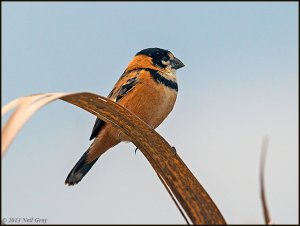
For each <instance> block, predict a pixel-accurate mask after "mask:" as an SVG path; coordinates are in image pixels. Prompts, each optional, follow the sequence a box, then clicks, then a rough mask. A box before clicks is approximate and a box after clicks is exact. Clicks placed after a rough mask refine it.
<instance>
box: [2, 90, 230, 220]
mask: <svg viewBox="0 0 300 226" xmlns="http://www.w3.org/2000/svg"><path fill="white" fill-rule="evenodd" d="M41 95H42V94H41ZM31 97H32V98H33V99H34V100H33V99H31V98H30V97H26V98H25V99H24V100H19V101H20V102H19V103H22V104H24V105H19V107H18V109H17V111H16V112H15V113H13V116H12V118H13V119H11V118H10V119H9V120H8V122H7V124H6V125H5V126H4V128H3V130H2V141H4V140H8V141H5V145H4V147H3V146H2V155H3V153H4V152H3V151H5V150H6V149H7V148H8V146H9V144H10V143H11V142H12V140H13V138H14V137H15V135H16V133H17V132H18V131H19V130H20V128H21V127H22V126H23V124H24V123H25V122H26V121H27V120H28V118H29V117H30V116H31V115H32V114H33V112H34V111H36V110H38V109H39V108H40V107H42V106H43V105H45V104H46V103H49V102H50V101H53V100H55V99H57V98H60V99H62V100H64V101H67V102H69V103H71V104H74V105H76V106H78V107H80V108H82V109H84V110H86V111H88V112H90V113H92V114H94V115H95V116H97V117H98V118H101V119H103V120H104V121H106V122H110V123H111V124H112V125H113V126H115V127H117V128H118V129H120V130H121V131H122V132H123V133H125V134H126V135H127V136H128V137H130V139H131V141H132V142H133V143H134V144H135V145H136V147H138V149H139V150H140V151H141V152H142V153H143V154H144V155H145V157H146V158H147V159H148V161H149V163H150V164H151V165H152V167H153V168H154V170H155V171H156V173H157V174H158V175H160V176H161V177H162V179H163V181H164V182H165V183H166V185H167V186H168V187H169V188H170V190H171V191H172V193H173V194H174V196H175V197H176V199H177V200H178V201H179V203H180V205H181V206H182V207H183V209H184V210H185V212H186V213H187V215H188V216H189V218H190V219H191V221H192V222H193V223H194V224H225V220H224V218H223V216H222V214H221V213H220V211H219V210H218V208H217V206H216V205H215V203H214V202H213V201H212V199H211V198H210V197H209V195H208V193H207V192H206V191H205V189H204V188H203V187H202V186H201V184H200V183H199V182H198V180H197V179H196V178H195V176H194V175H193V174H192V172H191V171H190V170H189V169H188V167H187V166H186V165H185V164H184V162H183V161H182V160H181V158H180V157H179V156H178V154H176V155H175V154H174V151H173V149H172V147H171V146H170V145H169V144H168V143H167V142H166V141H165V140H164V139H163V138H162V137H161V136H160V135H159V134H158V133H157V132H156V131H155V130H153V129H152V128H150V127H149V126H148V125H147V124H146V123H145V122H143V121H142V120H141V119H139V118H138V117H137V116H135V115H134V114H132V113H131V112H129V111H128V110H127V109H125V108H124V107H122V106H121V105H119V104H117V103H116V102H113V101H111V100H109V99H107V98H105V97H102V96H98V95H96V94H93V93H54V94H44V95H42V96H39V97H37V96H31ZM28 98H29V100H28ZM34 105H35V106H34ZM11 106H15V105H11ZM20 106H22V107H20ZM5 110H6V111H8V110H9V109H8V108H6V109H5ZM5 134H6V135H5Z"/></svg>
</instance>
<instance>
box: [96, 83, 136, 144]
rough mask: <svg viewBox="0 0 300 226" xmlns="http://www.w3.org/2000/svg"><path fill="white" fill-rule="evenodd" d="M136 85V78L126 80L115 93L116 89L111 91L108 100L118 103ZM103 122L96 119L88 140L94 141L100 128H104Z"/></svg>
mask: <svg viewBox="0 0 300 226" xmlns="http://www.w3.org/2000/svg"><path fill="white" fill-rule="evenodd" d="M136 83H137V77H133V78H130V79H128V80H127V81H126V82H125V84H124V85H122V86H121V87H120V88H119V89H117V91H116V87H115V88H114V89H113V90H112V92H111V93H110V94H109V95H108V97H109V98H114V97H115V101H116V102H118V101H119V100H121V99H122V98H123V97H124V96H125V95H126V94H127V93H128V92H129V91H131V90H132V89H133V88H134V86H135V84H136ZM104 124H105V122H104V121H103V120H101V119H99V118H97V119H96V122H95V125H94V127H93V130H92V134H91V137H90V140H92V139H94V138H95V137H96V136H97V135H98V134H99V132H100V130H101V128H102V127H103V126H104Z"/></svg>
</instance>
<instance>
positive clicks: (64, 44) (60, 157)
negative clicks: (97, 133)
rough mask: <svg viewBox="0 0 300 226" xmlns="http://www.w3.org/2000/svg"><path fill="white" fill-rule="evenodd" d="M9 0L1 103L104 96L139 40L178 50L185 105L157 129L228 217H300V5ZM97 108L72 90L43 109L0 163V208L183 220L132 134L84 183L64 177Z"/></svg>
mask: <svg viewBox="0 0 300 226" xmlns="http://www.w3.org/2000/svg"><path fill="white" fill-rule="evenodd" d="M1 4H2V87H1V88H2V106H3V105H4V104H6V103H8V102H9V101H11V100H13V99H15V98H17V97H20V96H24V95H29V94H33V93H43V92H70V91H90V92H95V93H98V94H100V95H104V96H106V95H107V94H108V93H109V92H110V90H111V89H112V87H113V85H114V84H115V82H116V81H117V79H118V78H119V76H120V75H121V74H122V72H123V71H124V69H125V67H126V65H127V64H128V62H129V61H130V60H131V58H132V57H133V56H134V54H135V53H136V52H138V51H140V50H141V49H144V48H147V47H160V48H165V49H168V50H170V51H172V52H173V53H174V54H175V56H177V57H178V58H179V59H181V60H182V61H183V62H184V64H185V65H186V67H184V68H182V69H180V70H179V71H178V73H177V77H178V84H179V93H178V99H177V102H176V104H175V108H174V110H173V112H172V113H171V114H170V116H169V117H168V118H167V119H166V121H165V122H164V123H163V124H162V125H161V126H160V127H158V128H157V131H158V132H159V133H160V134H162V135H163V136H164V137H165V138H166V140H167V141H168V142H169V143H170V144H171V145H173V146H175V147H176V149H177V152H178V154H179V155H180V156H181V157H182V159H183V160H184V162H185V163H186V164H187V166H188V167H189V168H190V169H191V171H192V172H193V173H194V174H195V176H196V177H197V178H198V179H199V181H200V183H201V184H202V185H203V186H204V187H205V189H206V190H207V191H208V193H209V194H210V195H211V197H212V198H213V200H214V201H215V202H216V204H217V206H218V207H219V208H220V211H221V212H222V213H223V215H224V217H225V219H226V220H227V222H228V223H263V215H262V209H261V202H260V196H259V183H258V181H259V178H258V173H259V172H258V168H259V156H260V145H261V139H262V137H263V136H264V135H269V137H270V146H269V152H268V160H267V166H266V191H267V199H268V204H269V208H270V212H271V215H272V218H273V220H274V222H275V223H277V224H284V223H298V211H299V209H298V207H299V203H298V200H299V196H298V189H299V180H298V176H299V174H298V167H299V162H298V156H299V154H298V148H299V140H298V135H299V134H298V129H299V127H298V123H299V119H298V107H299V105H298V88H299V87H298V69H299V68H298V60H299V59H298V48H299V46H298V38H299V36H298V32H299V30H298V3H296V2H289V3H276V2H268V3H258V2H247V3H241V2H240V3H225V2H224V3H223V2H213V3H207V2H176V3H174V2H173V3H166V2H159V3H154V2H148V3H134V2H111V3H109V2H106V3H103V2H93V3H92V2H86V3H84V2H79V3H74V2H73V3H66V2H64V3H58V2H52V3H49V2H48V3H33V2H30V3H17V2H5V3H1ZM93 123H94V116H93V115H90V114H89V113H87V112H85V111H83V110H81V109H78V108H76V107H74V106H72V105H69V104H67V103H65V102H63V101H57V102H54V103H51V104H50V105H48V106H47V107H45V108H44V109H42V110H40V111H39V112H38V113H37V114H36V115H35V116H34V117H33V118H32V119H30V120H29V122H28V123H27V124H26V126H25V127H24V128H23V129H22V130H21V132H20V134H19V135H18V136H17V138H16V140H15V142H14V143H13V144H12V146H11V147H10V149H9V152H8V153H7V154H6V156H5V158H4V160H3V161H2V163H3V165H2V217H7V218H8V217H34V218H36V217H37V218H46V219H48V221H47V223H54V224H56V223H69V224H71V223H103V224H105V223H115V224H117V223H127V224H130V223H147V224H155V223H169V224H171V223H175V224H176V223H184V220H183V219H182V217H181V215H180V214H179V212H178V210H177V209H176V207H175V205H174V203H173V202H172V200H171V199H170V197H169V195H168V193H167V192H166V191H165V189H164V187H163V185H162V184H161V182H160V181H159V179H158V178H157V176H156V174H155V172H154V171H153V170H152V168H151V167H150V165H149V164H148V162H147V160H146V159H145V158H144V156H143V155H142V154H141V153H140V152H138V153H137V154H136V155H135V154H134V146H133V145H132V144H121V145H119V146H117V147H115V148H114V149H112V150H111V151H109V152H107V153H106V154H105V155H103V156H102V157H101V159H100V160H99V161H98V162H97V164H96V165H95V166H94V167H93V168H92V170H91V171H90V172H89V173H88V175H87V176H86V177H85V178H84V180H83V181H82V182H81V183H79V184H78V185H77V186H75V187H66V186H65V185H64V180H65V178H66V176H67V174H68V173H69V171H70V170H71V168H72V167H73V165H74V164H75V163H76V162H77V160H78V159H79V158H80V156H81V155H82V153H83V152H84V151H85V150H86V149H87V147H88V146H89V144H90V142H89V136H90V133H91V129H92V126H93Z"/></svg>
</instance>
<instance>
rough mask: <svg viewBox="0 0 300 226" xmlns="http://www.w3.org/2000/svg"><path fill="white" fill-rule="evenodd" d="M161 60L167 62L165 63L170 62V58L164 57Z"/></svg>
mask: <svg viewBox="0 0 300 226" xmlns="http://www.w3.org/2000/svg"><path fill="white" fill-rule="evenodd" d="M161 60H162V61H165V62H168V61H169V58H168V57H163V58H162V59H161Z"/></svg>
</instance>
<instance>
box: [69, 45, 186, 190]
mask: <svg viewBox="0 0 300 226" xmlns="http://www.w3.org/2000/svg"><path fill="white" fill-rule="evenodd" d="M184 66H185V65H184V64H183V63H182V62H181V61H180V60H179V59H178V58H176V57H175V56H174V55H173V54H172V53H171V52H170V51H168V50H166V49H161V48H146V49H143V50H141V51H139V52H138V53H136V54H135V56H134V57H133V59H132V60H131V61H130V62H129V64H128V66H127V67H126V69H125V71H124V72H123V74H122V75H121V77H120V78H119V80H118V81H117V83H116V84H115V86H114V87H113V89H112V91H111V92H110V93H109V95H108V98H109V99H111V100H113V101H115V102H117V103H118V104H120V105H122V106H123V107H125V108H126V109H128V110H129V111H131V112H132V113H134V114H135V115H136V116H138V117H139V118H140V119H142V120H143V121H144V122H145V123H147V124H148V125H149V126H150V127H152V128H153V129H155V128H156V127H157V126H159V125H160V124H161V123H162V122H163V120H164V119H165V118H166V117H167V116H168V115H169V113H170V112H171V111H172V109H173V107H174V104H175V101H176V98H177V92H178V84H177V81H176V70H177V69H179V68H182V67H184ZM120 134H121V133H120V131H119V130H118V129H117V128H115V127H114V126H113V125H111V124H109V123H107V122H105V121H103V120H101V119H99V118H96V121H95V124H94V127H93V129H92V133H91V136H90V140H93V142H92V144H91V145H90V147H89V148H88V149H87V151H86V152H85V153H84V154H83V155H82V157H81V158H80V159H79V161H78V162H77V163H76V165H75V166H74V167H73V169H72V170H71V171H70V173H69V175H68V176H67V178H66V180H65V184H66V185H68V186H71V185H75V184H77V183H79V182H80V181H81V180H82V178H83V177H84V176H85V175H86V174H87V173H88V172H89V170H90V169H91V168H92V166H93V165H94V164H95V163H96V161H97V160H98V159H99V157H100V156H101V155H102V154H104V153H105V152H106V151H107V150H109V149H111V148H112V147H114V146H116V145H117V144H119V143H120V142H122V141H128V140H127V139H126V137H125V136H120Z"/></svg>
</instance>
